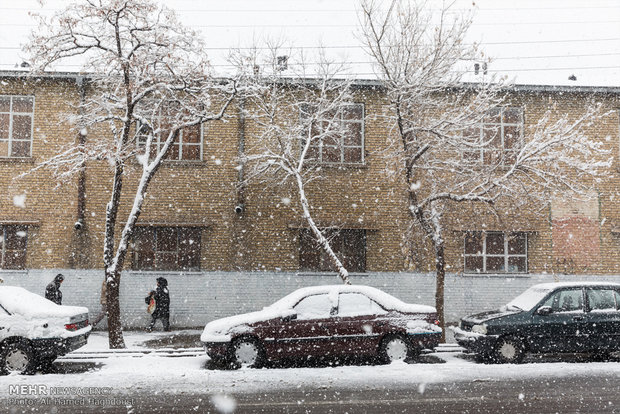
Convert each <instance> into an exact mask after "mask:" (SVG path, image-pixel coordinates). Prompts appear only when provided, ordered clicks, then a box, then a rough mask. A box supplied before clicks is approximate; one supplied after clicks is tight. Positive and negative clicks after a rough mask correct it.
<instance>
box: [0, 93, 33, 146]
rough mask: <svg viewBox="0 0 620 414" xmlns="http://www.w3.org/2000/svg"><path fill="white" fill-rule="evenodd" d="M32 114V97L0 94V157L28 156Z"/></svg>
mask: <svg viewBox="0 0 620 414" xmlns="http://www.w3.org/2000/svg"><path fill="white" fill-rule="evenodd" d="M33 116H34V97H31V96H0V157H11V158H26V157H30V155H31V152H32V124H33Z"/></svg>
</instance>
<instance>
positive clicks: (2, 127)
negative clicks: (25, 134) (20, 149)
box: [0, 114, 10, 139]
mask: <svg viewBox="0 0 620 414" xmlns="http://www.w3.org/2000/svg"><path fill="white" fill-rule="evenodd" d="M9 119H10V115H9V114H0V139H8V138H9Z"/></svg>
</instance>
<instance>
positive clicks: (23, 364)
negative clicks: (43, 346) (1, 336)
mask: <svg viewBox="0 0 620 414" xmlns="http://www.w3.org/2000/svg"><path fill="white" fill-rule="evenodd" d="M0 347H1V350H0V372H2V373H3V374H11V373H19V374H31V373H33V372H34V367H35V365H36V361H35V358H34V352H33V350H32V347H31V346H30V345H29V344H28V342H27V341H26V340H23V339H20V340H15V341H10V342H5V343H3V344H2V345H1V346H0Z"/></svg>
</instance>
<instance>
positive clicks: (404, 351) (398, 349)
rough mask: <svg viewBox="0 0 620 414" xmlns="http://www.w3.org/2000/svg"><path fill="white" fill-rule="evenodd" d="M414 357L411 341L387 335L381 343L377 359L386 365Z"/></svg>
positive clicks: (400, 336)
mask: <svg viewBox="0 0 620 414" xmlns="http://www.w3.org/2000/svg"><path fill="white" fill-rule="evenodd" d="M414 355H415V352H414V350H413V347H412V345H411V341H409V339H407V337H405V336H403V335H388V336H386V337H385V338H383V340H382V341H381V345H380V347H379V359H380V360H381V361H382V362H384V363H386V364H391V363H392V362H397V361H403V362H407V361H409V360H411V359H412V358H413V357H414Z"/></svg>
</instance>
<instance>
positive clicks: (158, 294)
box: [144, 277, 170, 332]
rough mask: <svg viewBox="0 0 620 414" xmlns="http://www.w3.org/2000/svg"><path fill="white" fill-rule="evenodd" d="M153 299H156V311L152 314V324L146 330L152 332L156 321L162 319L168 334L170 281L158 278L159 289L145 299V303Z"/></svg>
mask: <svg viewBox="0 0 620 414" xmlns="http://www.w3.org/2000/svg"><path fill="white" fill-rule="evenodd" d="M151 298H153V299H155V311H153V313H152V314H151V323H150V325H149V327H148V328H147V329H146V330H147V331H148V332H151V331H152V330H153V327H154V326H155V321H157V319H161V323H162V324H163V325H164V331H166V332H168V331H169V330H170V293H169V292H168V281H167V280H166V279H165V278H163V277H158V278H157V288H156V289H155V290H152V291H151V292H150V293H149V295H148V296H147V297H146V298H144V301H145V302H146V303H147V304H148V303H149V302H150V301H151Z"/></svg>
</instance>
